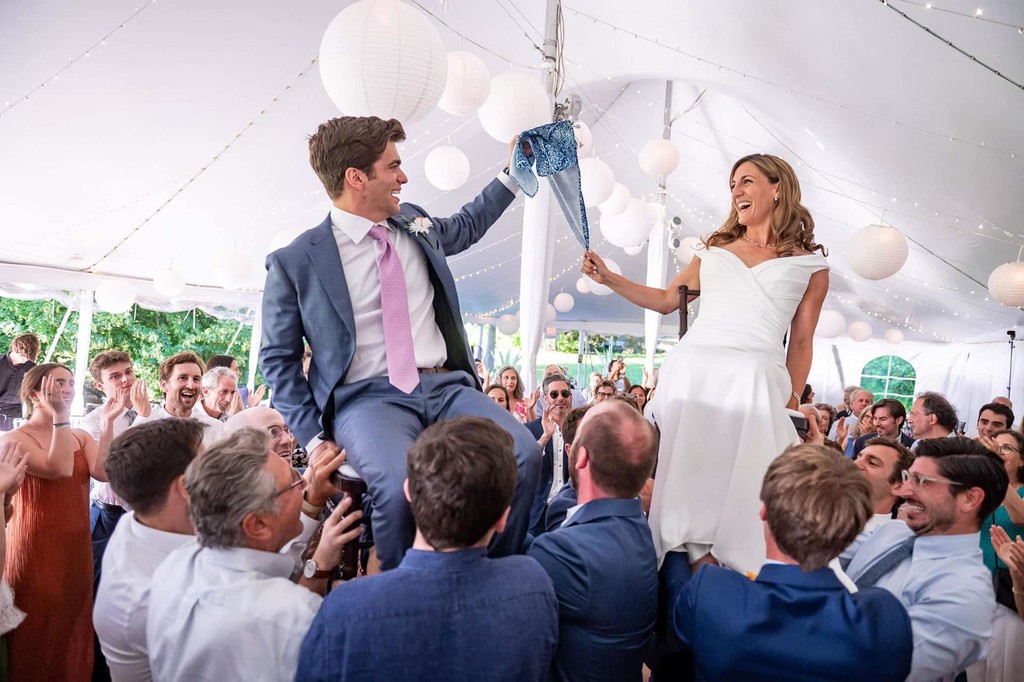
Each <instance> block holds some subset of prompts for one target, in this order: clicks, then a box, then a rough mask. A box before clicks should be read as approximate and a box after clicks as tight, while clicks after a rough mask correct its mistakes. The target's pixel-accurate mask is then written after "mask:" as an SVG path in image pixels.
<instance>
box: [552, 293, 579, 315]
mask: <svg viewBox="0 0 1024 682" xmlns="http://www.w3.org/2000/svg"><path fill="white" fill-rule="evenodd" d="M553 303H554V306H555V310H557V311H558V312H560V313H567V312H569V311H570V310H572V307H573V306H574V305H576V299H575V298H573V297H572V294H567V293H565V292H564V291H563V292H562V293H560V294H558V295H557V296H555V300H554V301H553Z"/></svg>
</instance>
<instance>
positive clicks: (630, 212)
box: [601, 197, 654, 247]
mask: <svg viewBox="0 0 1024 682" xmlns="http://www.w3.org/2000/svg"><path fill="white" fill-rule="evenodd" d="M653 229H654V214H653V211H651V207H650V206H649V205H648V204H647V203H646V202H645V201H642V200H641V199H637V198H636V197H632V198H631V199H630V200H629V205H628V206H626V210H625V211H623V212H622V213H619V214H617V215H613V216H605V215H602V216H601V234H603V235H604V238H605V239H607V240H608V242H609V243H610V244H612V245H613V246H618V247H625V246H636V245H637V244H641V243H643V242H644V241H646V240H647V238H648V237H650V236H651V230H653Z"/></svg>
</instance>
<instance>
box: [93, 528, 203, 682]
mask: <svg viewBox="0 0 1024 682" xmlns="http://www.w3.org/2000/svg"><path fill="white" fill-rule="evenodd" d="M194 542H195V537H194V536H192V535H181V534H178V533H168V532H165V531H162V530H156V529H155V528H149V527H148V526H145V525H143V524H141V523H139V521H138V520H137V519H136V518H135V513H134V512H129V513H128V514H126V515H125V516H124V517H122V518H121V520H120V521H119V522H118V524H117V528H115V529H114V534H113V535H111V537H110V542H109V544H108V545H107V550H106V553H105V554H104V555H103V580H102V581H100V587H99V590H98V591H97V593H96V604H95V606H94V607H93V616H92V620H93V626H94V627H95V628H96V635H97V636H98V637H99V639H100V647H101V648H102V649H103V655H104V656H106V658H107V665H109V666H110V673H111V676H112V677H113V679H115V680H118V682H123V681H136V680H138V681H142V680H149V679H151V675H150V672H149V656H148V654H147V650H146V616H147V613H148V607H149V590H150V586H151V584H152V581H153V572H154V571H155V570H156V569H157V566H159V565H160V564H161V563H162V562H163V560H164V559H165V558H166V557H167V555H168V554H170V553H171V552H172V551H174V550H175V549H177V548H178V547H181V546H182V545H186V544H190V543H194Z"/></svg>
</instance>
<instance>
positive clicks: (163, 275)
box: [153, 268, 185, 298]
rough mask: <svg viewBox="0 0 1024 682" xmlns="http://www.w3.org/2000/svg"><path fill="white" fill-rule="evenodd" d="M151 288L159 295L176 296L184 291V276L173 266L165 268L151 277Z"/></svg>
mask: <svg viewBox="0 0 1024 682" xmlns="http://www.w3.org/2000/svg"><path fill="white" fill-rule="evenodd" d="M153 288H154V289H156V292H157V293H158V294H160V295H161V296H166V297H167V298H178V297H179V296H181V295H182V294H183V293H185V278H184V277H183V276H182V274H181V273H180V272H178V271H177V270H175V269H174V268H167V269H166V270H162V271H160V272H158V273H157V274H156V276H155V277H154V278H153Z"/></svg>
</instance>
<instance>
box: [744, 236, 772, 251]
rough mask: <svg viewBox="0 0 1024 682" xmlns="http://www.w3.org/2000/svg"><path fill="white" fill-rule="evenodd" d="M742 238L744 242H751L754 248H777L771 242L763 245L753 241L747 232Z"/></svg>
mask: <svg viewBox="0 0 1024 682" xmlns="http://www.w3.org/2000/svg"><path fill="white" fill-rule="evenodd" d="M740 237H742V238H743V240H744V241H747V242H750V243H751V244H753V245H754V246H756V247H757V248H759V249H774V248H775V244H772V243H771V242H769V243H767V244H762V243H761V242H755V241H754V240H753V239H751V238H750V237H748V236H747V233H746V232H744V233H743V234H741V235H740Z"/></svg>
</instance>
